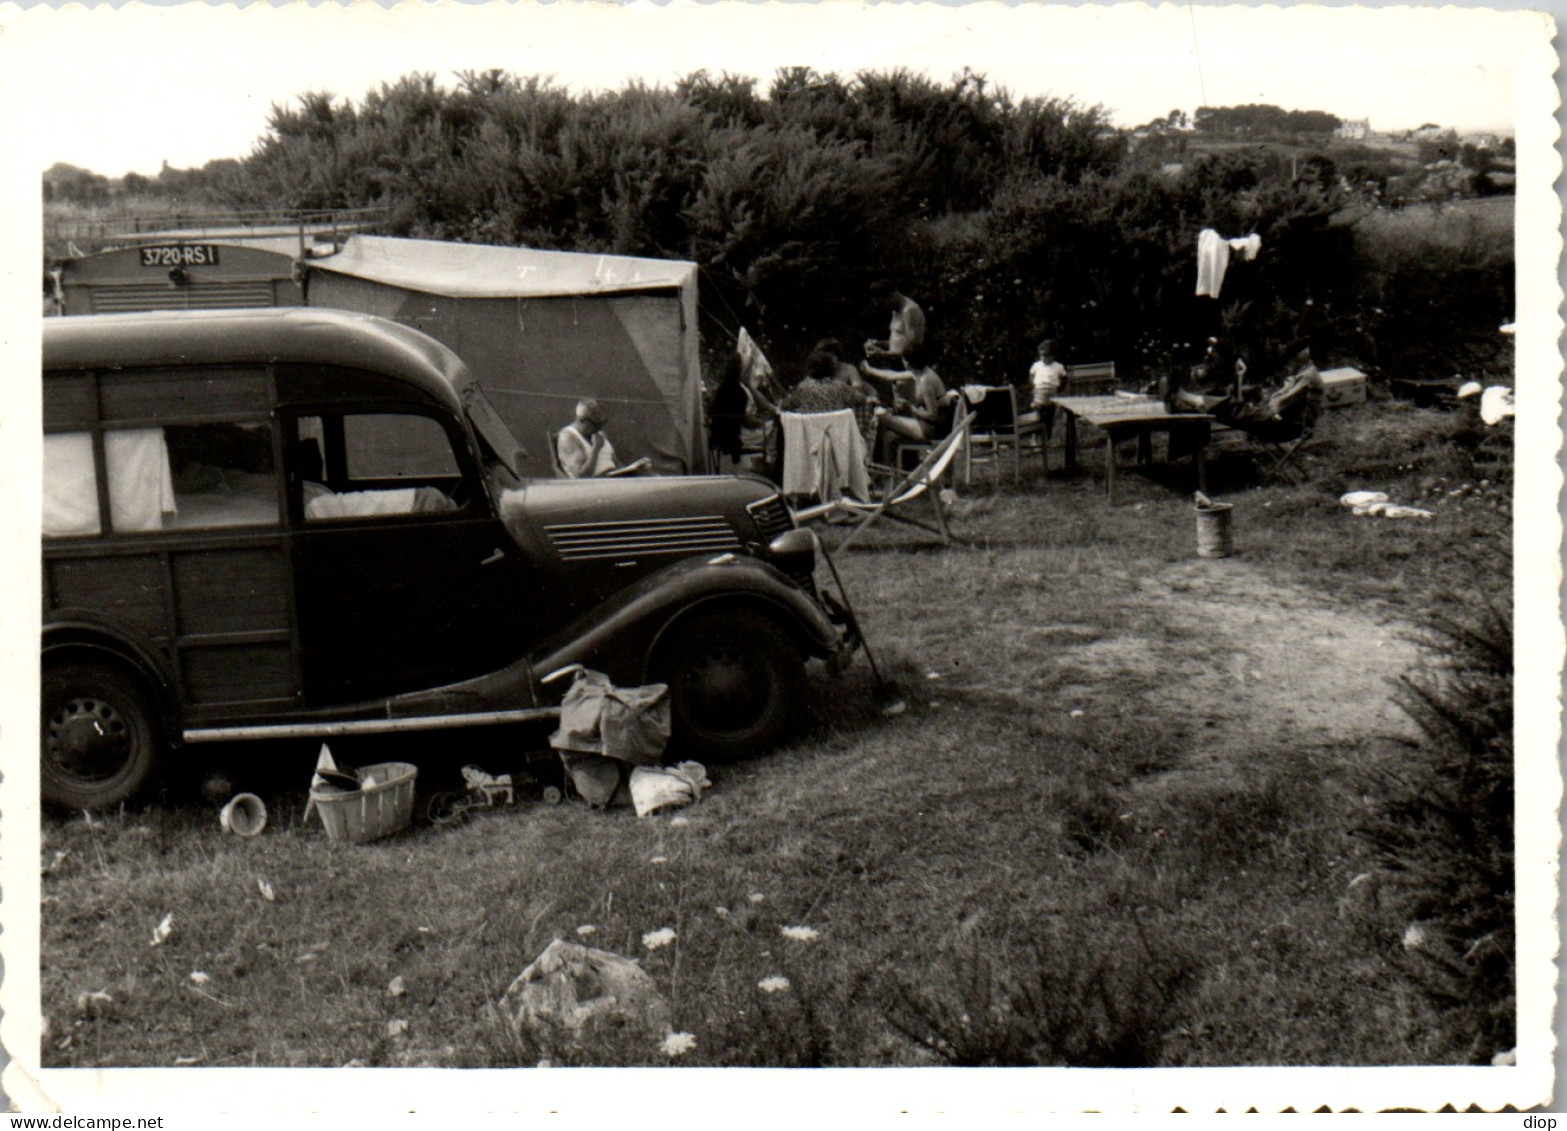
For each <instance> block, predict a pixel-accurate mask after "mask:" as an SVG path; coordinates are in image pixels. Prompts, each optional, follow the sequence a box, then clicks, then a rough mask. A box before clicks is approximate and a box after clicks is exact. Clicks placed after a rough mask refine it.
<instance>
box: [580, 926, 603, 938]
mask: <svg viewBox="0 0 1567 1131" xmlns="http://www.w3.org/2000/svg"><path fill="white" fill-rule="evenodd" d="M596 930H598V928H597V927H595V926H594V925H593V924H592V923H584V924H582V926H580V927H578V928H577V937H578V938H584V939H585V938H587V937H588V936H589V935H591V934H592V933H593V932H594V931H596Z"/></svg>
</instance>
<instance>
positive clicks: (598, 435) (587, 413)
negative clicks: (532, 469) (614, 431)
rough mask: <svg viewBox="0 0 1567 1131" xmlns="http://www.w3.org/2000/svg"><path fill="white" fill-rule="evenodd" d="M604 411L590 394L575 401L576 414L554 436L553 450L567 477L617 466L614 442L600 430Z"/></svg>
mask: <svg viewBox="0 0 1567 1131" xmlns="http://www.w3.org/2000/svg"><path fill="white" fill-rule="evenodd" d="M607 419H608V414H607V413H605V411H604V406H603V405H601V404H599V403H598V401H596V400H594V399H593V398H592V397H587V398H585V399H583V400H580V401H578V402H577V416H576V419H575V420H573V421H572V422H571V423H570V424H568V425H566V427H564V428H562V429H561V430H560V431H559V432H558V433H556V435H555V453H556V455H557V456H558V457H559V459H560V469H561V471H562V472H564V473H565V475H566V478H568V479H592V478H596V477H598V476H600V475H608V474H610V472H612V471H614V470H615V469H616V468H617V467H618V466H619V464H618V461H617V460H616V458H615V445H614V444H611V443H610V442H609V436H608V435H606V434H605V432H604V423H605V421H606V420H607Z"/></svg>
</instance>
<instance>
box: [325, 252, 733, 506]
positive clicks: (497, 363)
mask: <svg viewBox="0 0 1567 1131" xmlns="http://www.w3.org/2000/svg"><path fill="white" fill-rule="evenodd" d="M308 264H309V270H308V273H307V277H306V281H305V293H306V304H307V305H309V306H324V307H335V308H338V309H341V310H356V311H361V312H364V313H369V314H377V315H380V316H382V317H384V318H390V319H393V320H395V321H397V322H401V323H403V324H404V325H407V326H412V327H415V328H417V329H419V330H422V331H424V332H425V333H427V334H429V335H430V336H431V337H433V338H435V339H437V340H438V341H441V342H444V343H445V344H446V345H448V346H450V347H451V348H452V349H453V350H455V351H456V352H457V353H458V354H459V355H460V356H461V357H462V358H463V360H464V361H466V362H467V363H468V365H469V366H470V367H471V368H472V369H473V371H474V373H475V374H476V375H477V376H478V378H479V381H480V383H481V384H482V385H483V386H484V388H485V391H486V392H487V393H488V394H489V396H490V399H491V400H492V401H493V402H494V403H495V406H496V408H497V409H498V410H499V411H500V414H501V416H502V417H503V418H504V419H505V420H506V423H507V424H508V425H510V426H511V429H512V431H513V432H515V433H516V435H517V438H518V440H520V441H521V442H522V444H523V447H524V448H525V449H526V450H527V453H528V456H527V459H526V460H525V461H524V471H525V474H531V475H536V476H548V475H549V474H551V471H550V461H549V453H548V451H547V450H546V449H545V447H544V444H545V436H546V434H547V433H549V432H552V431H554V430H556V429H559V428H560V427H562V426H563V425H564V424H566V423H567V422H568V421H570V420H571V418H572V413H573V410H574V408H575V406H576V402H577V401H578V400H579V399H580V398H582V397H588V396H591V397H596V398H597V399H598V400H599V401H600V402H601V403H602V404H603V405H604V407H605V409H606V410H607V411H608V414H609V424H608V427H607V431H608V433H609V435H610V437H611V439H612V440H613V442H614V444H615V448H616V451H617V453H618V454H619V456H620V457H621V459H622V460H623V461H630V460H632V459H635V458H637V457H639V456H647V457H648V458H649V459H650V460H652V462H653V466H654V468H655V469H656V470H657V471H659V472H662V473H669V474H679V473H687V472H700V471H703V470H705V467H706V452H707V444H706V440H705V437H704V430H703V420H702V380H701V370H700V367H699V363H698V357H697V305H696V304H697V294H696V286H697V268H696V265H695V264H694V263H684V262H678V261H672V260H660V259H633V258H628V257H625V256H613V255H585V254H579V253H575V252H560V251H537V250H533V249H530V248H509V247H488V246H482V245H477V244H458V243H442V242H437V241H432V240H406V239H392V238H388V237H382V236H364V235H356V236H353V237H351V238H350V239H349V240H348V241H347V243H345V244H344V246H343V248H342V250H340V251H338V252H337V253H336V254H333V255H328V256H325V257H322V258H313V259H310V260H309V261H308Z"/></svg>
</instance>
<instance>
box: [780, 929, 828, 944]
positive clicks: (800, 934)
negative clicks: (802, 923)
mask: <svg viewBox="0 0 1567 1131" xmlns="http://www.w3.org/2000/svg"><path fill="white" fill-rule="evenodd" d="M778 931H779V933H780V934H782V935H783V937H784V938H786V939H793V940H794V941H795V942H815V941H816V940H817V939H819V938H821V937H822V933H821V932H820V931H818V930H817V929H816V928H815V927H779V928H778Z"/></svg>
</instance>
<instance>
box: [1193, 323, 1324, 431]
mask: <svg viewBox="0 0 1567 1131" xmlns="http://www.w3.org/2000/svg"><path fill="white" fill-rule="evenodd" d="M1289 367H1290V372H1289V375H1288V376H1286V377H1285V378H1284V380H1283V381H1282V382H1280V384H1279V386H1278V388H1276V389H1274V390H1273V391H1272V392H1271V393H1268V394H1267V395H1266V396H1263V397H1260V398H1244V397H1236V396H1227V397H1222V398H1219V399H1218V400H1216V401H1213V402H1212V403H1210V404H1208V405H1206V406H1205V411H1207V412H1211V413H1213V415H1214V416H1215V417H1217V418H1218V420H1219V421H1220V423H1223V424H1228V425H1229V426H1230V427H1232V428H1239V429H1240V430H1241V431H1243V432H1249V433H1251V434H1252V435H1253V436H1256V437H1257V438H1258V439H1260V440H1268V441H1271V442H1274V443H1281V442H1285V441H1289V440H1293V439H1295V438H1296V437H1297V436H1299V435H1300V434H1301V430H1302V429H1304V428H1306V427H1307V426H1308V425H1309V424H1310V423H1311V421H1312V420H1313V419H1314V418H1315V415H1316V413H1317V412H1318V411H1319V410H1320V409H1321V407H1322V374H1321V373H1319V372H1318V371H1317V366H1316V364H1315V363H1314V362H1313V361H1312V360H1311V347H1310V346H1308V345H1300V346H1297V347H1296V348H1295V350H1294V352H1293V354H1292V356H1291V360H1290V366H1289ZM1205 399H1206V398H1205Z"/></svg>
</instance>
